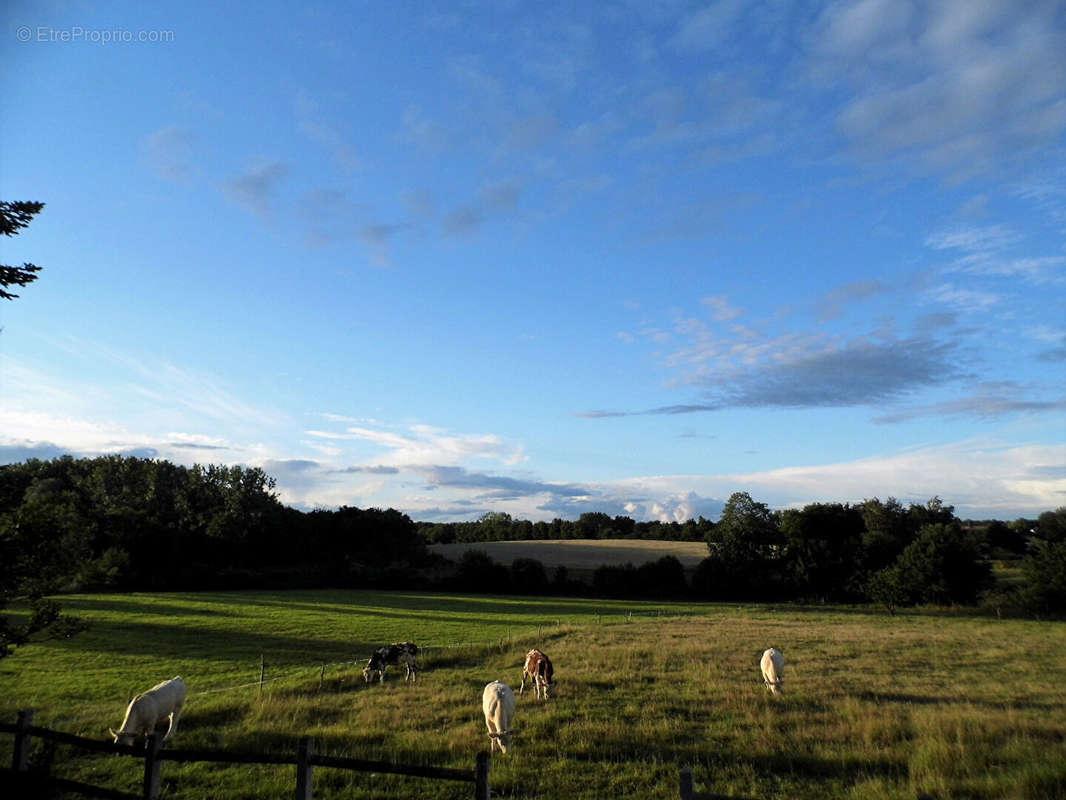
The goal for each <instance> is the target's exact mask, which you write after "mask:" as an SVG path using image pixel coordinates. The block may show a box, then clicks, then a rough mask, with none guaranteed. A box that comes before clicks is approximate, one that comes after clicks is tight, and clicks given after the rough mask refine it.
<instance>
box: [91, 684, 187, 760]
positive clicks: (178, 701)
mask: <svg viewBox="0 0 1066 800" xmlns="http://www.w3.org/2000/svg"><path fill="white" fill-rule="evenodd" d="M183 705H185V682H184V681H183V680H182V679H181V678H171V679H170V680H169V681H163V682H162V683H160V684H158V685H156V686H153V687H152V688H151V689H149V690H148V691H147V692H145V693H144V694H139V695H137V696H136V697H134V698H133V700H131V701H130V705H129V708H127V709H126V718H125V719H124V720H122V727H121V728H119V729H118V731H115V730H114V729H113V728H108V730H109V731H111V735H112V736H113V737H114V738H115V741H116V742H118V743H119V744H129V745H132V744H133V743H134V742H135V741H136V740H137V737H138V736H147V735H148V734H150V733H152V731H154V730H155V726H156V724H157V723H158V722H159V721H160V720H162V719H164V718H167V717H169V718H170V725H169V726H168V727H167V732H166V734H165V735H164V736H163V741H166V740H167V739H169V738H170V736H171V734H173V733H177V730H178V717H180V716H181V707H182V706H183Z"/></svg>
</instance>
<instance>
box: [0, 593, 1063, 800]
mask: <svg viewBox="0 0 1066 800" xmlns="http://www.w3.org/2000/svg"><path fill="white" fill-rule="evenodd" d="M63 604H64V606H65V607H66V609H67V610H68V611H69V612H70V613H72V614H77V615H79V616H81V617H83V618H84V619H86V620H87V621H88V622H89V623H90V625H91V627H90V628H89V630H87V631H85V632H84V633H82V634H80V635H79V636H77V637H75V638H73V639H70V640H65V641H61V642H48V643H40V644H33V645H30V646H28V647H25V648H20V649H19V650H18V651H16V654H15V655H14V656H12V657H10V658H8V659H5V660H3V661H0V716H2V717H4V718H5V719H9V720H11V719H13V718H14V712H15V711H16V710H17V709H19V708H27V707H32V708H35V709H36V713H37V717H36V722H37V724H40V725H45V726H48V727H52V728H56V729H60V730H64V731H70V732H73V733H78V734H81V735H84V736H90V737H99V738H104V737H105V736H106V729H107V727H108V726H113V727H117V726H118V723H120V722H121V719H122V714H123V711H124V710H125V705H126V702H127V701H128V699H129V697H130V696H131V694H132V693H134V692H135V691H141V690H143V689H146V688H148V687H149V686H151V685H152V684H154V683H156V682H158V681H159V680H162V679H164V678H169V677H172V676H174V675H181V676H182V677H183V678H184V679H185V680H186V682H187V683H188V685H189V692H190V697H189V700H188V702H187V705H186V711H185V714H184V716H183V717H182V720H181V723H180V728H179V732H178V734H177V736H176V737H175V739H174V741H173V745H172V746H174V747H181V748H194V747H197V748H198V747H207V748H228V749H233V750H242V751H248V750H266V751H274V752H292V751H293V750H294V749H295V741H296V738H297V737H298V736H300V735H311V736H314V737H315V742H316V750H318V751H319V752H325V753H329V754H332V755H347V756H352V757H356V758H368V759H381V760H393V761H401V762H410V763H419V764H433V765H438V766H449V767H456V768H463V769H469V768H471V767H472V766H473V763H474V756H475V754H476V752H477V751H478V750H482V749H487V746H488V739H487V737H486V736H485V729H484V723H483V721H482V719H481V711H480V695H481V689H482V687H483V686H484V685H485V683H487V682H488V681H490V680H493V679H500V680H503V681H505V682H507V683H509V684H511V685H512V686H514V685H516V684H517V682H518V679H519V676H520V673H521V663H522V657H523V655H524V653H525V651H526V650H527V649H528V648H529V647H532V646H540V647H541V648H542V649H544V650H545V651H546V652H547V653H548V654H549V655H550V656H551V657H552V660H553V661H554V662H555V666H556V677H557V680H558V689H557V696H556V697H555V698H554V699H553V700H551V701H549V702H547V703H543V702H537V701H535V700H533V699H532V698H531V697H530V696H529V695H526V696H523V697H521V698H520V699H519V703H518V711H517V714H516V718H515V723H514V724H515V727H516V728H517V729H519V731H520V733H519V734H518V735H517V736H516V739H515V745H514V750H513V751H512V752H511V753H509V754H508V755H507V756H499V755H497V756H496V757H495V758H494V761H493V772H492V782H493V786H494V788H495V789H496V790H497V791H499V792H500V794H501V795H502V796H507V797H521V798H534V797H537V798H611V797H626V798H629V797H632V798H676V797H677V796H678V792H677V772H678V767H679V766H680V765H682V764H688V765H691V766H692V768H693V774H694V776H695V780H696V786H697V789H699V790H704V791H716V792H723V793H729V794H736V795H743V796H747V797H754V798H766V800H770V798H812V800H813V798H854V799H856V800H858V799H864V800H865V799H869V800H874V799H884V800H888V799H895V798H899V799H901V800H902V798H908V799H909V800H914V798H915V797H916V795H917V794H918V793H919V792H928V793H930V794H932V795H933V796H935V797H937V798H941V800H946V799H947V798H1013V799H1015V800H1037V799H1038V798H1040V799H1048V800H1050V798H1064V797H1066V685H1064V683H1063V680H1062V679H1063V675H1064V670H1063V664H1064V663H1066V627H1064V626H1063V625H1062V624H1061V623H1058V624H1056V623H1050V622H1035V621H1023V620H1009V621H1008V620H1002V621H1000V620H995V619H988V618H977V617H971V616H967V615H964V614H953V613H950V612H942V613H937V612H933V611H924V612H921V613H913V614H899V615H896V616H891V617H890V616H886V615H883V614H881V613H879V612H876V611H872V610H864V609H859V610H856V609H850V608H810V607H798V606H781V607H760V606H740V605H697V604H693V605H672V604H648V603H643V604H642V603H635V602H610V601H602V600H568V599H557V598H553V599H547V600H541V599H529V598H516V597H507V598H490V597H472V596H460V595H448V596H445V595H430V594H405V593H393V592H384V593H382V592H339V591H336V592H333V591H331V592H326V591H323V592H284V593H269V592H246V593H187V594H161V595H85V596H74V597H66V598H63ZM627 612H633V613H632V614H631V616H627V615H626V614H627ZM399 640H412V641H416V642H419V643H420V644H423V645H430V646H431V649H430V651H429V653H428V657H427V658H426V659H425V661H424V664H423V666H424V674H423V677H422V680H420V681H419V683H418V684H416V685H405V684H404V683H403V681H402V679H401V680H396V679H395V676H394V675H391V676H390V679H389V680H388V681H387V682H386V683H385V684H384V685H383V686H373V687H366V686H365V685H364V684H363V682H362V677H361V675H360V674H359V670H360V667H361V665H360V664H352V663H345V662H350V661H352V660H354V659H356V658H357V657H359V658H366V657H367V656H368V655H369V652H370V650H371V649H372V648H373V647H374V646H377V645H379V644H381V643H386V642H390V641H399ZM771 645H774V646H776V647H778V648H780V649H781V650H783V651H784V653H785V659H786V674H785V677H786V683H785V693H784V696H783V697H782V698H779V699H774V698H771V697H770V696H769V695H768V693H767V692H766V690H765V689H764V688H763V686H762V684H761V679H760V677H759V675H758V667H757V662H758V658H759V655H760V653H761V652H762V650H763V649H764V648H766V647H768V646H771ZM261 655H262V656H263V657H264V658H265V660H266V665H267V666H266V676H267V680H268V683H267V684H266V686H265V688H264V691H263V694H262V696H260V695H259V693H258V689H257V687H256V686H254V685H253V686H247V685H245V684H248V683H253V684H254V683H255V682H256V681H257V680H258V676H259V663H260V656H261ZM322 664H327V668H326V671H325V680H324V682H323V685H322V686H321V688H320V686H319V682H320V679H321V677H322ZM233 687H242V688H233ZM10 741H11V737H10V736H8V735H3V736H0V758H4V759H7V758H9V757H10V755H9V754H10ZM54 771H55V772H56V773H57V774H60V775H63V776H65V777H75V778H78V779H81V780H89V781H92V782H95V783H100V784H103V785H107V786H112V787H114V788H123V789H126V790H132V789H134V788H135V787H137V786H138V781H139V777H138V772H137V766H136V764H135V763H134V762H133V760H132V759H128V758H119V757H113V756H96V755H88V754H86V755H76V754H75V753H74V751H71V750H68V749H67V748H65V747H61V748H60V750H59V752H58V755H57V759H56V766H55V770H54ZM163 783H164V794H163V796H164V797H165V798H183V799H184V798H190V799H191V798H208V797H212V798H213V797H219V798H221V797H225V798H257V799H259V798H279V799H280V798H288V797H290V796H291V794H292V789H293V785H294V783H293V769H292V768H291V767H265V766H232V767H226V768H220V767H217V766H214V765H177V764H172V763H167V764H165V765H164V770H163ZM315 789H316V794H315V796H316V797H322V798H328V797H336V798H340V797H344V798H349V797H351V798H371V797H373V798H403V797H426V798H460V797H470V796H472V789H471V787H469V786H468V785H464V784H452V783H443V782H431V781H426V780H422V779H414V778H396V777H386V776H369V775H356V774H352V773H344V772H339V771H336V770H330V769H325V768H320V769H318V770H316V773H315Z"/></svg>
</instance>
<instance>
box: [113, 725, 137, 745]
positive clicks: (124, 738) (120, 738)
mask: <svg viewBox="0 0 1066 800" xmlns="http://www.w3.org/2000/svg"><path fill="white" fill-rule="evenodd" d="M107 731H108V733H110V734H111V738H112V739H114V741H115V744H125V745H129V746H130V747H133V745H134V744H136V742H137V734H135V733H119V732H117V731H116V730H115V729H114V728H108V729H107Z"/></svg>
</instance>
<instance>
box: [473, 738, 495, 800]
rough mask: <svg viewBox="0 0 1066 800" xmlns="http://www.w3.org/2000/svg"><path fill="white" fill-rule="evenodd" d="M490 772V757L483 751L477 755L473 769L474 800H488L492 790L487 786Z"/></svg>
mask: <svg viewBox="0 0 1066 800" xmlns="http://www.w3.org/2000/svg"><path fill="white" fill-rule="evenodd" d="M491 771H492V755H491V754H490V753H488V752H487V751H485V750H482V751H481V752H480V753H478V754H477V762H476V766H475V768H474V800H489V796H490V795H491V794H492V789H491V788H490V786H489V772H491Z"/></svg>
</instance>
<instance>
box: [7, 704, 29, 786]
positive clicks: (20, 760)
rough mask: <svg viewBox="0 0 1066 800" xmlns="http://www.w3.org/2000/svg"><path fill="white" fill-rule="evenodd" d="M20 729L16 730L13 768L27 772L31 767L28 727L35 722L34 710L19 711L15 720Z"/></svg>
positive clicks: (12, 758) (12, 755) (16, 770)
mask: <svg viewBox="0 0 1066 800" xmlns="http://www.w3.org/2000/svg"><path fill="white" fill-rule="evenodd" d="M15 724H16V725H17V726H18V730H17V731H15V748H14V750H13V751H12V753H11V769H13V770H15V772H25V771H26V770H27V769H29V768H30V743H31V742H30V732H29V731H28V730H27V728H29V727H30V725H32V724H33V711H32V710H30V709H27V710H25V711H20V712H19V717H18V719H17V720H16V721H15Z"/></svg>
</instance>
